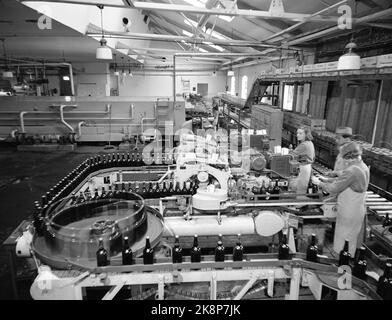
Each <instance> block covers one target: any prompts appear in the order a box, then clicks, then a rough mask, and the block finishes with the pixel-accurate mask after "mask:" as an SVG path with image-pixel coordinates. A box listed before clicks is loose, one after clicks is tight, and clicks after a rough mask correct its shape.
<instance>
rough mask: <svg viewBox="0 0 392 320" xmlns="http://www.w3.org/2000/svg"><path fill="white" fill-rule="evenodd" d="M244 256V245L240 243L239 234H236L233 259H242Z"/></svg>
mask: <svg viewBox="0 0 392 320" xmlns="http://www.w3.org/2000/svg"><path fill="white" fill-rule="evenodd" d="M243 258H244V246H243V245H242V244H241V235H240V234H238V235H237V243H236V245H235V246H234V248H233V261H242V260H243Z"/></svg>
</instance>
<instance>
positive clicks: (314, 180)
mask: <svg viewBox="0 0 392 320" xmlns="http://www.w3.org/2000/svg"><path fill="white" fill-rule="evenodd" d="M312 183H313V184H315V185H316V186H318V185H319V184H320V183H321V181H320V179H319V178H317V177H312Z"/></svg>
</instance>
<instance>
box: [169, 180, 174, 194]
mask: <svg viewBox="0 0 392 320" xmlns="http://www.w3.org/2000/svg"><path fill="white" fill-rule="evenodd" d="M168 192H169V195H170V196H171V195H173V193H174V189H173V183H172V182H171V181H170V182H169V191H168Z"/></svg>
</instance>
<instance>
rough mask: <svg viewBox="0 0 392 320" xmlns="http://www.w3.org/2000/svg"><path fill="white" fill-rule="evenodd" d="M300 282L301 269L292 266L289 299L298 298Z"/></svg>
mask: <svg viewBox="0 0 392 320" xmlns="http://www.w3.org/2000/svg"><path fill="white" fill-rule="evenodd" d="M300 283H301V269H300V268H292V270H291V281H290V294H289V300H298V297H299V285H300Z"/></svg>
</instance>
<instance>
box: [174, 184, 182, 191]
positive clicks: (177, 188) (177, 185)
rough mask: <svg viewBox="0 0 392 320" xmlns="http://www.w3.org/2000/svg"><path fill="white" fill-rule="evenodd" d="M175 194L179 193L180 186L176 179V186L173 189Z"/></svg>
mask: <svg viewBox="0 0 392 320" xmlns="http://www.w3.org/2000/svg"><path fill="white" fill-rule="evenodd" d="M174 192H175V194H181V187H180V183H179V182H178V181H177V182H176V187H175V189H174Z"/></svg>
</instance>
